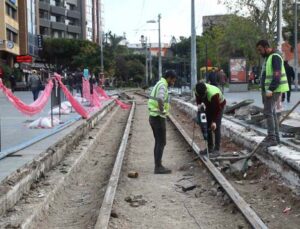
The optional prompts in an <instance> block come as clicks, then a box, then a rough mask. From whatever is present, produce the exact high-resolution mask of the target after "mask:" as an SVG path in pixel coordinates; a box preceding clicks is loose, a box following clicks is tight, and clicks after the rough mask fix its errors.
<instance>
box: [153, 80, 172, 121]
mask: <svg viewBox="0 0 300 229" xmlns="http://www.w3.org/2000/svg"><path fill="white" fill-rule="evenodd" d="M161 86H165V87H166V89H167V91H166V93H165V96H164V111H163V113H161V112H160V110H159V107H158V98H157V94H158V91H159V89H160V87H161ZM169 109H170V105H169V94H168V82H167V80H166V79H165V78H161V79H160V80H159V81H158V82H157V83H156V85H155V86H154V88H153V89H152V91H151V94H150V97H149V100H148V110H149V115H150V116H161V117H163V118H165V117H166V116H167V115H168V114H169Z"/></svg>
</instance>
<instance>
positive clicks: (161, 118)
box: [148, 70, 176, 174]
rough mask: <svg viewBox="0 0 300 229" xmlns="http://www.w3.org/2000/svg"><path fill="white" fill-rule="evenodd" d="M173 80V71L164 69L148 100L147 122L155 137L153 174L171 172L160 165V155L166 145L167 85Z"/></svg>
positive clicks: (168, 107)
mask: <svg viewBox="0 0 300 229" xmlns="http://www.w3.org/2000/svg"><path fill="white" fill-rule="evenodd" d="M175 81H176V73H175V71H173V70H169V71H166V73H165V75H164V76H163V77H161V79H160V80H159V81H158V82H157V83H156V85H155V86H154V87H153V89H152V91H151V94H150V97H149V100H148V110H149V123H150V126H151V128H152V131H153V135H154V139H155V145H154V163H155V168H154V173H155V174H167V173H171V170H170V169H167V168H165V167H164V166H163V165H162V156H163V151H164V147H165V145H166V117H167V115H168V113H169V109H170V104H169V92H168V87H169V86H173V85H174V83H175Z"/></svg>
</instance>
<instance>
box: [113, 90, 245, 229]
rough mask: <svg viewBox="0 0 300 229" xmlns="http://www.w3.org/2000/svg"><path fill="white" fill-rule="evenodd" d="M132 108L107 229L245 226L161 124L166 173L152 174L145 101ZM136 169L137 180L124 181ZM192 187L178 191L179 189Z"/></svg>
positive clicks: (184, 147) (187, 151)
mask: <svg viewBox="0 0 300 229" xmlns="http://www.w3.org/2000/svg"><path fill="white" fill-rule="evenodd" d="M135 97H136V99H137V100H138V101H137V107H136V112H135V118H134V122H133V129H132V135H131V139H130V141H129V146H128V148H127V154H126V163H125V165H124V167H123V173H122V176H121V178H120V183H119V187H118V190H117V194H116V199H115V202H114V206H113V214H112V216H113V217H112V218H111V221H110V224H109V228H128V229H129V228H130V229H134V228H163V229H168V228H170V229H171V228H172V229H173V228H191V229H192V228H250V226H249V225H248V224H247V222H245V220H244V218H243V216H242V215H241V214H240V213H239V212H238V211H237V210H236V208H235V206H234V205H233V204H232V203H230V200H229V199H228V197H227V196H226V195H224V193H223V192H222V191H220V188H219V186H218V184H216V182H215V181H214V180H213V179H212V177H211V175H209V174H208V172H207V170H206V169H204V168H203V167H202V166H199V162H198V161H193V157H194V155H193V154H192V153H191V152H190V147H189V146H188V145H187V144H186V142H185V141H184V140H183V138H182V137H181V136H180V134H179V133H178V132H177V131H175V127H174V126H173V125H172V124H171V123H170V122H168V124H167V146H166V148H165V152H164V156H163V164H164V165H165V166H167V167H169V168H171V169H172V170H173V171H172V174H168V175H156V174H153V169H154V164H153V146H154V138H153V134H152V130H151V128H150V125H149V123H148V112H147V106H146V100H145V99H142V98H140V97H138V96H135ZM130 171H136V172H137V173H138V174H139V176H138V178H136V179H134V178H128V177H127V174H128V173H129V172H130ZM192 185H195V186H196V188H194V189H193V190H190V191H186V192H184V191H183V189H182V187H189V186H192Z"/></svg>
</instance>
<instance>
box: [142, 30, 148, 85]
mask: <svg viewBox="0 0 300 229" xmlns="http://www.w3.org/2000/svg"><path fill="white" fill-rule="evenodd" d="M141 44H142V48H145V59H146V60H145V83H146V86H148V49H147V37H144V35H141Z"/></svg>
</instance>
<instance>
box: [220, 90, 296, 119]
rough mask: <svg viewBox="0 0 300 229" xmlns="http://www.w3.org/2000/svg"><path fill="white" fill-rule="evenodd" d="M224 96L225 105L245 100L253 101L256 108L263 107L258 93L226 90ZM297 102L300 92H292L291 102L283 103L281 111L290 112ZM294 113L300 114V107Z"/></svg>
mask: <svg viewBox="0 0 300 229" xmlns="http://www.w3.org/2000/svg"><path fill="white" fill-rule="evenodd" d="M224 96H225V98H226V100H227V105H230V103H233V102H241V101H243V100H246V99H253V100H254V104H253V105H256V106H258V107H261V108H262V107H263V104H262V99H261V92H260V91H247V92H228V89H227V88H226V90H225V93H224ZM298 101H300V91H292V94H291V101H290V103H288V102H286V101H285V102H283V103H282V105H283V109H284V110H290V109H291V108H292V107H293V106H294V105H295V104H296V103H297V102H298ZM295 112H298V113H300V105H299V106H298V107H297V108H296V109H295Z"/></svg>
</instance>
